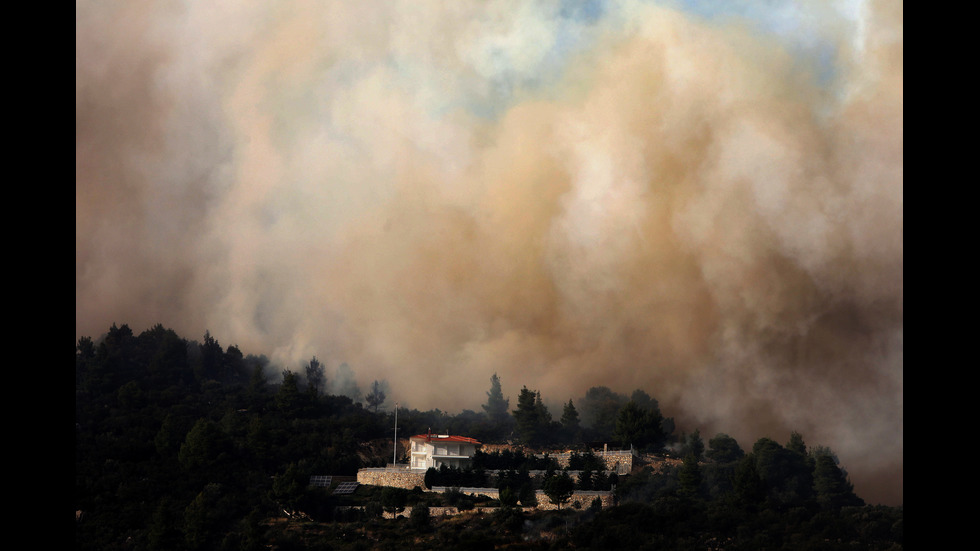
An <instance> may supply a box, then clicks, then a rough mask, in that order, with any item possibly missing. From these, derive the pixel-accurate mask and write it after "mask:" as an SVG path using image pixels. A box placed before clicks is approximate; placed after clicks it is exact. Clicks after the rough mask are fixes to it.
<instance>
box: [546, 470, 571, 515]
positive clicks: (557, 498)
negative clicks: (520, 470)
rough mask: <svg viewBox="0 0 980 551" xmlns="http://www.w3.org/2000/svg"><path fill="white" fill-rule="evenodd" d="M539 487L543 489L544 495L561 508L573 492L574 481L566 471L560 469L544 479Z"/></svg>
mask: <svg viewBox="0 0 980 551" xmlns="http://www.w3.org/2000/svg"><path fill="white" fill-rule="evenodd" d="M541 489H542V490H544V495H546V496H548V499H549V500H550V501H551V502H552V503H554V504H555V505H557V506H558V508H559V509H561V506H562V505H563V504H565V503H566V502H567V501H568V500H569V499H570V498H571V497H572V494H573V493H574V492H575V482H574V481H573V480H572V477H570V476H568V473H567V472H565V471H562V472H560V473H557V474H554V475H551V476H550V477H548V478H547V479H545V481H544V484H543V485H542V487H541Z"/></svg>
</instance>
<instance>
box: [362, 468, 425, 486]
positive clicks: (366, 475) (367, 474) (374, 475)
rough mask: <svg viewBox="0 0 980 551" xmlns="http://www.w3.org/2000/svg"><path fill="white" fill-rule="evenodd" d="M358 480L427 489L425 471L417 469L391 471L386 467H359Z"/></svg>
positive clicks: (382, 484) (377, 484) (373, 484)
mask: <svg viewBox="0 0 980 551" xmlns="http://www.w3.org/2000/svg"><path fill="white" fill-rule="evenodd" d="M357 481H358V482H359V483H361V484H370V485H372V486H393V487H395V488H404V489H406V490H411V489H413V488H415V487H416V486H418V487H419V488H422V489H423V490H424V489H425V473H424V472H415V471H389V470H385V469H359V470H358V471H357Z"/></svg>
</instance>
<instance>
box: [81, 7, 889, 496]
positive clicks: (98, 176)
mask: <svg viewBox="0 0 980 551" xmlns="http://www.w3.org/2000/svg"><path fill="white" fill-rule="evenodd" d="M694 4H695V3H692V4H691V5H694ZM696 4H697V6H699V8H698V9H697V10H695V9H694V8H692V7H691V6H690V5H687V4H685V3H683V2H661V3H657V2H628V3H625V4H622V5H620V4H616V5H615V6H612V5H605V4H603V3H601V2H595V3H588V4H585V7H583V8H577V9H571V8H567V7H560V6H559V4H557V3H550V2H542V3H535V2H521V3H513V2H453V3H447V4H437V3H420V2H359V3H353V2H342V1H337V2H322V1H317V2H313V1H303V0H296V1H289V2H276V3H274V4H270V5H258V6H243V5H240V3H238V2H227V1H224V2H209V3H206V4H199V3H186V4H185V3H181V2H164V1H158V2H140V3H131V2H121V1H118V2H113V1H109V2H88V1H83V2H78V3H77V4H76V338H77V337H80V336H93V337H97V336H99V335H101V334H102V333H103V332H105V330H106V329H107V328H108V327H109V326H110V325H111V324H112V323H118V324H122V323H127V324H129V325H130V326H131V327H132V328H133V329H134V331H137V332H138V331H141V330H142V329H144V328H148V327H150V326H151V325H153V324H156V323H162V324H163V325H164V326H165V327H169V328H173V329H174V330H176V331H177V332H178V333H179V334H181V335H182V336H185V337H187V338H200V336H201V335H203V334H204V332H205V330H208V331H210V332H211V334H212V335H214V336H215V337H216V338H217V339H218V340H219V341H220V342H221V343H222V345H224V346H227V345H229V344H236V345H238V346H239V347H240V348H241V349H242V351H243V352H245V353H255V354H266V355H268V356H269V357H270V358H271V359H272V360H273V361H274V362H276V363H277V364H279V365H282V366H284V367H289V368H291V369H292V370H293V371H301V369H302V365H303V364H304V363H305V362H308V361H309V359H310V358H311V357H312V356H313V355H316V356H317V358H319V359H320V360H321V361H322V362H323V363H324V364H326V366H327V371H328V374H329V373H330V372H332V371H333V370H334V369H335V368H336V366H338V365H339V364H341V363H342V362H347V363H348V364H349V365H350V366H351V367H353V369H354V372H355V373H356V374H357V375H358V376H362V377H364V380H362V381H361V388H362V389H363V388H366V387H367V384H368V383H369V382H370V380H371V379H382V378H383V379H387V380H388V381H389V382H390V384H391V395H390V396H389V398H390V399H391V401H394V400H398V401H400V402H401V403H402V404H403V405H407V406H408V407H416V408H420V409H431V408H436V407H438V408H440V409H442V410H446V411H458V410H459V409H461V408H469V409H478V408H479V404H481V403H483V402H484V401H485V398H486V396H485V391H486V390H487V388H489V378H490V375H492V374H493V373H494V372H496V373H498V374H499V375H500V377H501V381H502V383H503V385H504V393H505V395H506V396H509V397H511V399H512V403H513V400H514V399H516V395H517V392H518V390H519V389H520V387H521V385H526V386H528V388H532V389H538V390H541V392H542V397H543V398H545V400H546V401H548V400H551V401H553V402H563V401H567V399H568V398H577V397H579V396H581V395H582V394H583V393H584V392H585V391H586V390H587V389H588V388H589V387H591V386H596V385H604V386H608V387H610V388H612V389H614V390H616V391H619V392H623V393H628V392H630V391H632V389H634V388H643V389H644V390H646V391H647V392H649V393H650V394H651V395H652V396H654V397H655V398H656V399H657V400H659V401H660V404H661V407H662V409H663V410H664V412H665V414H666V415H671V416H674V417H675V418H676V419H677V421H678V424H679V426H680V427H681V428H688V429H689V430H693V429H694V428H698V427H700V428H701V434H702V435H704V436H706V437H710V436H711V435H713V434H714V433H716V432H718V431H724V432H727V433H729V434H731V435H733V436H735V437H736V438H737V439H738V441H739V443H740V444H741V445H742V447H743V448H750V447H751V444H752V443H753V442H754V441H755V440H756V439H758V438H759V437H761V436H771V437H773V438H775V439H777V440H779V441H782V442H785V441H786V440H787V438H788V434H789V431H791V430H797V431H799V432H801V433H802V434H803V435H804V437H805V438H806V441H807V443H808V444H810V445H816V444H824V445H827V446H830V447H831V448H832V449H833V450H834V451H835V452H836V453H837V454H838V455H839V456H840V458H841V461H842V464H843V466H844V467H846V468H847V470H848V471H849V473H850V474H851V478H852V480H853V481H854V483H855V489H856V491H857V493H858V495H860V496H861V497H864V498H865V499H866V500H868V501H870V502H872V503H874V502H883V503H894V504H897V503H901V502H902V468H903V467H902V465H903V460H902V455H903V418H902V411H903V31H902V28H903V19H902V17H903V16H902V10H903V7H902V3H901V2H897V3H896V2H873V1H869V2H851V3H847V2H838V3H827V2H773V3H766V10H767V11H766V13H756V12H753V8H752V6H751V4H752V3H744V4H743V3H739V2H734V3H732V2H729V3H711V2H707V3H704V2H702V3H696ZM722 5H724V6H725V7H722ZM705 6H707V7H705ZM709 12H710V13H709ZM553 413H554V412H553Z"/></svg>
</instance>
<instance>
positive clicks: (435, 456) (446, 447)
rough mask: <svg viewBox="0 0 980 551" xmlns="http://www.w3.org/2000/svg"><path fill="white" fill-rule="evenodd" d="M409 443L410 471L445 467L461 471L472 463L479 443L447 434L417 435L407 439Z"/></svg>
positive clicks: (464, 437)
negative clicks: (410, 454)
mask: <svg viewBox="0 0 980 551" xmlns="http://www.w3.org/2000/svg"><path fill="white" fill-rule="evenodd" d="M409 441H410V442H411V450H412V461H411V464H410V468H411V469H412V470H419V471H424V470H426V469H428V468H429V467H435V468H436V469H438V468H440V467H442V466H443V465H445V466H446V467H450V468H452V467H456V468H458V469H462V468H463V467H466V466H468V465H470V462H471V461H473V454H474V453H476V448H477V447H478V446H482V445H483V444H481V443H480V442H477V441H476V440H474V439H472V438H468V437H466V436H450V435H448V434H419V435H417V436H413V437H411V438H410V439H409Z"/></svg>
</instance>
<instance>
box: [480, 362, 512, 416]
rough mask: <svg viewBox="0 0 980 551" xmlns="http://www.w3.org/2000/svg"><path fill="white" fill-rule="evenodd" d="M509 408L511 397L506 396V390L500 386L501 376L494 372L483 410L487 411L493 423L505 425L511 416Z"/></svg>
mask: <svg viewBox="0 0 980 551" xmlns="http://www.w3.org/2000/svg"><path fill="white" fill-rule="evenodd" d="M508 408H510V399H509V398H504V392H503V390H502V389H501V386H500V377H498V376H497V374H496V373H494V374H493V376H492V377H490V390H489V391H488V392H487V403H486V404H484V405H483V411H484V412H486V414H487V417H488V418H489V419H490V421H491V422H492V423H494V424H497V425H503V424H505V423H506V422H507V420H508V417H510V415H509V413H508V411H507V410H508Z"/></svg>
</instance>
